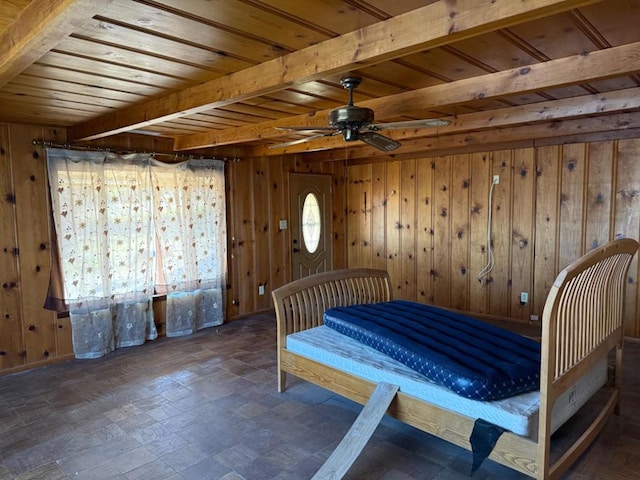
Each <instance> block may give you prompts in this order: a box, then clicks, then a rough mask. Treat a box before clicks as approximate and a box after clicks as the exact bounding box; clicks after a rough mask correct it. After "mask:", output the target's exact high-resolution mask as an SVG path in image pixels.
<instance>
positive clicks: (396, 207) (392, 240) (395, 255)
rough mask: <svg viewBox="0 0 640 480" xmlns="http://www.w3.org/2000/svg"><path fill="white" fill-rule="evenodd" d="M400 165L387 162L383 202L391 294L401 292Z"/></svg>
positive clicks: (395, 295)
mask: <svg viewBox="0 0 640 480" xmlns="http://www.w3.org/2000/svg"><path fill="white" fill-rule="evenodd" d="M400 167H401V162H389V163H388V164H387V179H386V185H387V195H386V202H385V217H386V225H385V230H386V234H387V272H389V276H390V277H391V288H392V289H393V292H392V295H393V297H394V298H397V297H398V296H399V295H400V293H401V289H402V287H401V282H402V265H401V263H402V262H401V253H400V247H401V244H400V229H399V228H398V225H400V171H401V170H400Z"/></svg>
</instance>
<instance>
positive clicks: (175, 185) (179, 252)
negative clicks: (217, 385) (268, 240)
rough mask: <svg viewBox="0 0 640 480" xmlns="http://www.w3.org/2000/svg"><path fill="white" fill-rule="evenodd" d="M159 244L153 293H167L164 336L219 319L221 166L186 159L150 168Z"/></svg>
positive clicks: (223, 262) (223, 226) (223, 252)
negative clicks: (157, 270)
mask: <svg viewBox="0 0 640 480" xmlns="http://www.w3.org/2000/svg"><path fill="white" fill-rule="evenodd" d="M151 174H152V182H153V187H154V188H153V200H154V206H155V210H154V211H155V222H156V226H157V239H158V266H159V275H158V281H157V282H156V290H157V291H159V292H162V293H166V294H167V315H166V319H167V324H166V333H167V336H178V335H185V334H189V333H192V332H195V331H196V330H198V329H200V328H204V327H208V326H212V325H219V324H221V323H222V321H223V318H224V310H223V301H222V298H223V297H222V291H223V287H224V275H223V273H224V272H226V242H227V235H226V213H225V197H224V164H223V162H221V161H218V160H189V161H187V162H183V163H180V164H175V165H168V164H162V163H159V162H156V163H154V164H153V166H152V168H151Z"/></svg>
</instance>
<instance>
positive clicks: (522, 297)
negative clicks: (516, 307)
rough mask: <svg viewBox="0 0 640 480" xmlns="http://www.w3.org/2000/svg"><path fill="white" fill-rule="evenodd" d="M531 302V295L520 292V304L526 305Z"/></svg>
mask: <svg viewBox="0 0 640 480" xmlns="http://www.w3.org/2000/svg"><path fill="white" fill-rule="evenodd" d="M528 301H529V294H528V293H527V292H520V303H521V304H522V305H525V304H526V303H527V302H528Z"/></svg>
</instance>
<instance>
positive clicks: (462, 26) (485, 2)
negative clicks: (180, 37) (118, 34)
mask: <svg viewBox="0 0 640 480" xmlns="http://www.w3.org/2000/svg"><path fill="white" fill-rule="evenodd" d="M596 1H597V0H528V1H526V2H525V1H518V2H514V1H509V0H457V1H456V2H451V1H449V0H440V1H438V2H436V3H433V4H430V5H427V6H425V7H421V8H418V9H416V10H413V11H411V12H408V13H406V14H404V15H399V16H397V17H393V18H390V19H388V20H385V21H382V22H379V23H376V24H373V25H370V26H368V27H365V28H362V29H359V30H356V31H354V32H350V33H347V34H344V35H342V36H339V37H336V38H332V39H329V40H326V41H324V42H321V43H319V44H317V45H312V46H310V47H307V48H304V49H302V50H298V51H295V52H292V53H290V54H287V55H284V56H282V57H279V58H276V59H273V60H270V61H267V62H264V63H261V64H259V65H256V66H254V67H250V68H247V69H245V70H241V71H239V72H235V73H232V74H229V75H226V76H224V77H221V78H217V79H214V80H210V81H208V82H204V83H202V84H199V85H195V86H192V87H189V88H186V89H184V90H181V91H179V92H175V93H171V94H169V95H166V96H163V97H161V98H158V99H153V100H149V101H147V102H144V103H141V104H139V105H134V106H132V107H129V108H127V109H124V110H121V111H118V112H114V113H110V114H106V115H103V116H101V117H99V118H97V119H95V120H91V121H88V122H84V123H82V124H79V125H76V126H74V127H72V128H70V129H69V131H68V135H69V138H70V139H71V140H73V141H77V140H88V139H95V138H100V137H104V136H108V135H113V134H115V133H120V132H124V131H127V130H130V129H141V128H144V127H145V126H148V125H153V124H155V123H159V122H163V121H167V120H171V119H174V118H176V117H181V116H185V115H190V114H193V113H198V112H202V111H206V110H209V109H211V108H216V107H221V106H224V105H227V104H230V103H234V102H238V101H242V100H244V99H247V98H252V97H256V96H260V95H266V94H269V93H273V92H276V91H278V90H282V89H284V88H288V87H290V86H292V85H294V84H300V83H304V82H308V81H312V80H316V79H320V78H322V77H323V76H327V75H329V74H339V73H344V72H347V71H349V70H351V69H357V68H362V67H363V66H365V65H371V64H375V63H380V62H383V61H386V60H391V59H393V58H397V57H400V56H403V55H406V54H409V53H412V52H418V51H423V50H426V49H430V48H435V47H438V46H442V45H446V44H449V43H452V42H455V41H459V40H462V39H465V38H470V37H474V36H477V35H481V34H483V33H487V32H490V31H494V30H497V29H500V28H505V27H508V26H511V25H514V24H517V23H521V22H525V21H529V20H532V19H535V18H541V17H544V16H547V15H551V14H554V13H558V12H561V11H566V10H570V9H573V8H577V7H581V6H584V5H587V4H590V3H595V2H596Z"/></svg>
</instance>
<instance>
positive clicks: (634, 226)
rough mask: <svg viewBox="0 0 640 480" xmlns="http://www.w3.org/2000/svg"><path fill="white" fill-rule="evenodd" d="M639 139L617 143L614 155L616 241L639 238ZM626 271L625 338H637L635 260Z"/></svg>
mask: <svg viewBox="0 0 640 480" xmlns="http://www.w3.org/2000/svg"><path fill="white" fill-rule="evenodd" d="M638 152H640V139H629V140H619V141H618V148H617V152H616V156H617V159H616V160H617V178H616V187H615V191H616V204H615V208H616V209H615V214H614V218H615V223H614V232H615V236H616V238H617V237H631V238H635V239H636V240H638V239H639V238H640V168H638ZM639 258H640V254H636V260H635V261H634V262H633V263H632V265H631V267H630V268H629V275H628V281H627V291H626V302H625V326H624V333H625V335H631V336H635V337H640V319H639V318H638V311H639V309H640V306H639V305H638V301H639V299H638V296H639V293H638V259H639Z"/></svg>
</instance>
